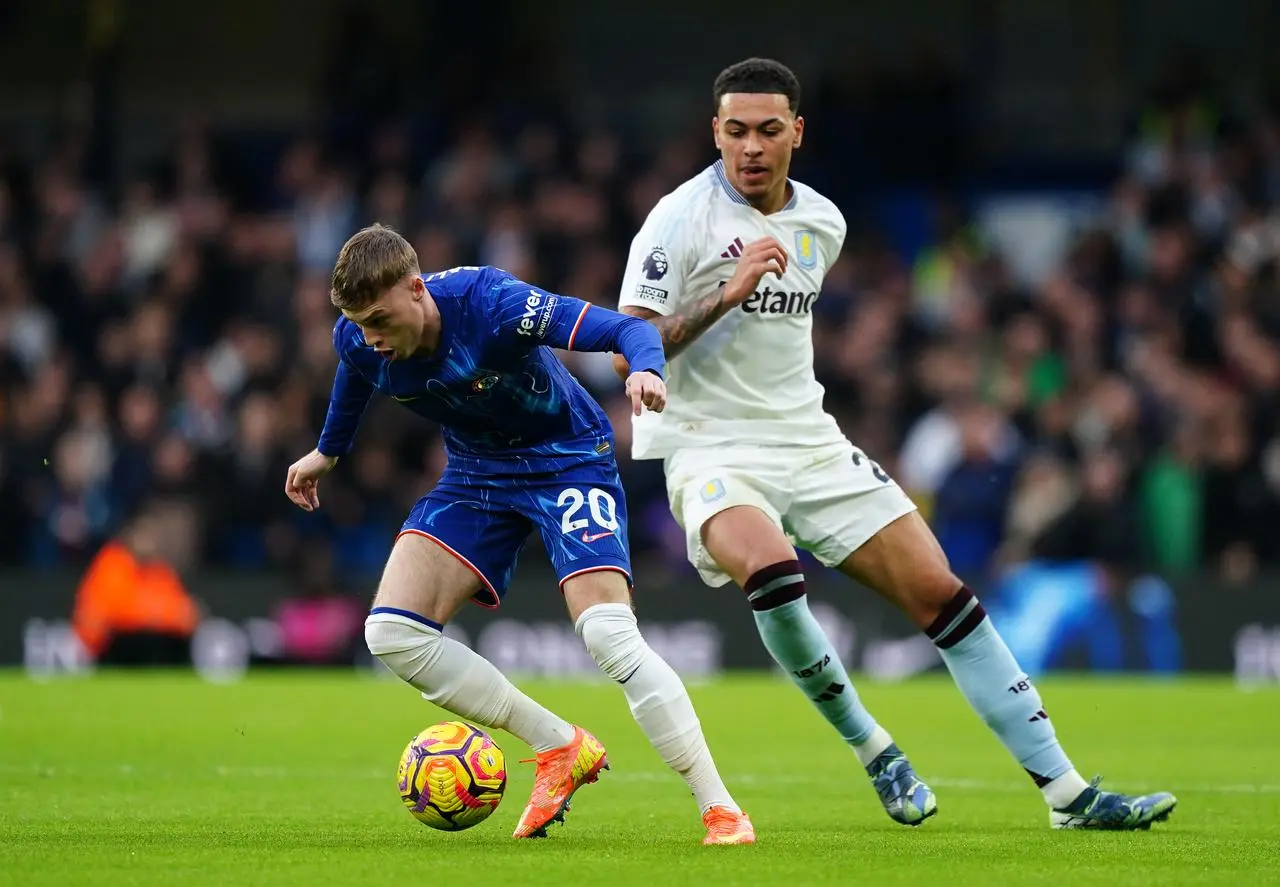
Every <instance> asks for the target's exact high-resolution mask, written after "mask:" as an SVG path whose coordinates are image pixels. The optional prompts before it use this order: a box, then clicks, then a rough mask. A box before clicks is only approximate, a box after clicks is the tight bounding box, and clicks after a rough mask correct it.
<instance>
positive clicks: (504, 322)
mask: <svg viewBox="0 0 1280 887" xmlns="http://www.w3.org/2000/svg"><path fill="white" fill-rule="evenodd" d="M496 307H497V334H498V337H499V339H500V340H502V341H504V342H507V343H509V344H511V345H515V346H517V347H518V346H520V345H524V346H525V347H533V346H535V345H548V346H550V347H552V348H564V349H565V350H567V351H606V352H609V351H611V352H615V353H618V354H622V355H623V356H625V357H626V358H627V362H628V363H629V364H630V365H631V366H632V367H633V368H634V369H635V371H636V372H641V371H645V370H648V371H650V372H654V373H657V374H658V375H659V376H661V375H663V372H664V370H665V368H666V358H665V356H664V355H663V352H662V336H661V334H660V333H659V332H658V330H657V328H656V327H654V325H653V324H651V323H649V322H647V321H645V320H641V319H640V318H638V317H630V316H628V315H625V314H619V313H618V312H616V311H610V310H609V309H608V308H601V307H600V306H599V305H592V304H591V303H589V302H584V301H583V300H581V299H575V298H573V297H571V296H561V295H557V294H556V293H548V292H545V291H543V290H540V289H538V288H537V287H533V286H529V285H528V284H526V283H523V282H522V281H518V280H514V279H513V280H512V281H511V282H510V283H508V284H507V285H505V286H503V287H502V288H501V289H500V290H499V291H498V293H497V306H496Z"/></svg>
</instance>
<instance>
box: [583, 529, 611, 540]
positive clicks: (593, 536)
mask: <svg viewBox="0 0 1280 887" xmlns="http://www.w3.org/2000/svg"><path fill="white" fill-rule="evenodd" d="M612 535H613V530H609V531H608V532H607V533H592V534H591V535H590V536H588V535H587V531H586V530H583V531H582V541H583V542H595V541H596V540H597V539H603V538H604V537H605V536H612Z"/></svg>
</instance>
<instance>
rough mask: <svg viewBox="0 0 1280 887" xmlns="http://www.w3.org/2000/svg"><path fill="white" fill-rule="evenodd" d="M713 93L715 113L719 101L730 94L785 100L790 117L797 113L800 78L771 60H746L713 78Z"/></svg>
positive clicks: (780, 63)
mask: <svg viewBox="0 0 1280 887" xmlns="http://www.w3.org/2000/svg"><path fill="white" fill-rule="evenodd" d="M714 92H715V100H716V108H717V109H719V108H720V100H721V99H722V98H724V97H725V96H726V95H728V94H730V93H735V92H746V93H776V94H778V95H784V96H786V97H787V104H788V105H790V107H791V113H792V114H798V113H799V112H800V80H799V78H797V77H796V75H795V73H794V72H793V71H792V70H791V69H790V68H788V67H787V66H786V65H784V64H783V63H782V62H778V61H774V60H773V59H762V58H749V59H744V60H742V61H740V62H736V63H734V64H732V65H730V66H729V67H727V68H725V69H724V70H723V71H721V72H720V74H719V76H717V77H716V84H715V89H714Z"/></svg>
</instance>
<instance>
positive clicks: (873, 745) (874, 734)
mask: <svg viewBox="0 0 1280 887" xmlns="http://www.w3.org/2000/svg"><path fill="white" fill-rule="evenodd" d="M891 745H893V737H892V736H890V735H889V731H888V730H886V729H885V728H884V727H881V726H880V725H879V724H876V726H875V729H874V730H872V731H871V735H870V736H868V737H867V738H866V739H865V740H864V741H862V742H860V743H858V744H857V745H855V746H854V747H853V753H854V754H855V755H857V756H858V763H860V764H862V766H863V767H864V768H865V767H866V766H867V765H868V764H870V763H871V762H872V761H874V760H875V759H876V758H878V757H879V756H880V752H882V751H884V750H885V749H886V748H888V747H889V746H891Z"/></svg>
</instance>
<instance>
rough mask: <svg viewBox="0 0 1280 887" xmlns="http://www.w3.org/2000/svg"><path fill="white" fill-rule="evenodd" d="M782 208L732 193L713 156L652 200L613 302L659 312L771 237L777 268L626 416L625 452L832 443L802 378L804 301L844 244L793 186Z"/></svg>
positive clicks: (815, 392)
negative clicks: (662, 400)
mask: <svg viewBox="0 0 1280 887" xmlns="http://www.w3.org/2000/svg"><path fill="white" fill-rule="evenodd" d="M791 186H792V189H793V196H792V198H791V200H790V202H788V203H787V205H786V207H784V208H783V209H782V210H781V211H779V212H776V213H773V214H772V215H764V214H762V213H761V212H759V211H758V210H757V209H755V208H754V207H752V206H751V205H750V204H749V203H747V201H746V199H745V198H744V197H743V196H742V195H741V194H739V193H738V192H737V191H736V190H734V188H733V186H732V185H731V184H729V180H728V178H726V176H725V172H724V164H723V162H722V161H717V162H716V163H715V164H714V165H712V166H710V167H708V168H707V169H706V170H705V171H704V172H702V173H701V174H700V175H698V176H696V177H695V178H692V179H690V180H689V181H687V182H685V183H684V184H683V185H681V186H680V187H679V188H677V189H676V190H674V191H672V192H671V193H670V194H668V195H666V196H665V197H663V198H662V199H661V200H660V201H658V204H657V205H656V206H655V207H654V208H653V210H652V211H651V212H650V213H649V217H648V218H647V219H646V220H645V223H644V225H643V226H642V227H641V229H640V232H639V233H638V234H637V235H636V236H635V239H634V240H633V241H632V243H631V254H630V256H629V258H628V259H627V269H626V273H625V275H624V276H623V280H622V297H621V299H620V302H619V305H620V307H625V306H628V305H634V306H637V307H640V308H649V309H652V310H653V311H656V312H657V313H658V314H663V315H669V314H672V313H674V312H675V311H677V310H679V309H680V308H681V307H682V306H684V305H686V304H687V303H689V302H691V301H693V300H696V299H700V298H702V297H704V296H707V295H709V294H711V293H714V292H715V291H716V289H717V287H719V286H721V285H722V284H725V283H727V282H728V281H729V279H730V278H731V277H733V273H734V271H735V270H737V261H738V256H740V255H741V254H742V249H743V247H744V246H745V245H746V244H748V243H750V242H751V241H753V240H757V239H759V238H761V237H765V236H770V235H771V236H773V237H775V238H777V240H778V242H779V243H781V244H782V245H783V247H784V248H785V249H786V250H787V256H788V263H787V272H786V274H784V275H783V276H782V279H778V277H777V276H776V275H774V274H772V273H770V274H766V275H765V276H764V277H763V278H762V279H761V281H760V284H759V286H758V287H757V289H756V292H755V293H754V294H753V295H752V296H751V297H749V298H748V299H747V300H746V301H745V302H743V303H742V304H741V305H739V306H737V307H735V308H733V309H732V310H731V311H729V312H728V313H727V314H726V315H725V316H724V317H722V318H720V319H719V320H717V321H716V322H715V323H714V324H712V326H711V327H710V329H708V330H707V331H706V332H705V333H703V334H702V335H701V336H700V337H698V338H697V339H696V340H694V342H693V343H692V344H691V345H689V346H688V347H687V348H686V349H685V350H684V351H682V352H681V353H680V354H678V355H677V356H676V357H674V358H672V359H671V360H670V361H669V362H668V364H667V392H668V399H667V408H666V410H664V411H663V412H662V413H652V412H649V411H648V410H646V411H645V412H644V413H643V414H641V415H640V416H639V417H636V418H634V419H633V431H634V433H633V445H632V455H633V456H634V458H637V459H664V458H666V457H667V456H669V455H671V454H672V453H674V452H675V451H677V450H680V449H684V448H686V447H714V446H720V445H723V444H727V443H746V444H758V445H766V446H774V445H791V444H824V443H829V442H831V441H835V440H841V439H842V438H843V435H842V434H841V432H840V428H839V426H838V425H837V424H836V421H835V419H833V418H832V417H831V416H830V415H828V414H827V413H826V412H825V411H824V410H823V408H822V397H823V389H822V386H821V385H820V384H818V380H817V379H816V378H815V377H814V373H813V304H814V302H815V301H816V300H817V298H818V295H819V293H820V292H821V290H822V280H823V277H824V276H825V275H826V273H827V270H828V269H829V268H830V267H831V265H832V264H833V263H834V262H835V260H836V258H837V257H838V256H839V255H840V249H841V247H842V246H843V245H844V237H845V228H846V226H845V221H844V216H842V215H841V214H840V210H839V209H837V208H836V206H835V204H834V203H832V202H831V201H830V200H828V199H827V198H825V197H823V196H822V195H821V194H819V193H818V192H817V191H815V190H813V189H812V188H810V187H808V186H807V185H803V184H801V183H799V182H796V181H792V182H791Z"/></svg>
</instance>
